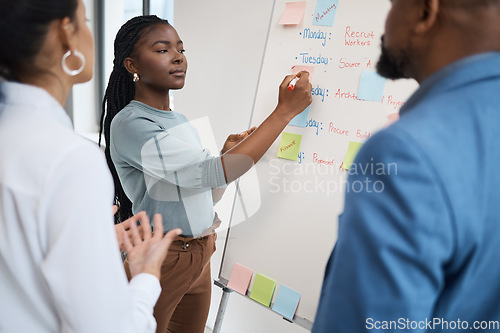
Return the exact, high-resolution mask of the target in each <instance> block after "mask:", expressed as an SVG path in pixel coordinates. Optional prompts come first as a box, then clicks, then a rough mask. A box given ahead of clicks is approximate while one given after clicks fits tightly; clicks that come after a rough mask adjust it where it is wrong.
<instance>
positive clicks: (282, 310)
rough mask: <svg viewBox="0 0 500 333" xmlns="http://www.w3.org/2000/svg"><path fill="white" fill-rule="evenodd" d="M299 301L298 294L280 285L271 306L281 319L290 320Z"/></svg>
mask: <svg viewBox="0 0 500 333" xmlns="http://www.w3.org/2000/svg"><path fill="white" fill-rule="evenodd" d="M299 301H300V293H298V292H297V291H295V290H293V289H290V288H288V287H287V286H284V285H281V286H280V289H279V290H278V295H276V300H275V301H274V304H273V311H274V312H277V313H279V314H280V315H282V316H283V317H285V318H287V319H289V320H292V319H293V316H294V315H295V311H296V310H297V306H298V305H299Z"/></svg>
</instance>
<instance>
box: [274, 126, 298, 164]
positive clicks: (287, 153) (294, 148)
mask: <svg viewBox="0 0 500 333" xmlns="http://www.w3.org/2000/svg"><path fill="white" fill-rule="evenodd" d="M301 142H302V135H300V134H293V133H287V132H283V134H281V141H280V146H279V148H278V157H279V158H284V159H287V160H291V161H296V160H297V159H298V158H299V151H300V143H301Z"/></svg>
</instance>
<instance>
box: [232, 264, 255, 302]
mask: <svg viewBox="0 0 500 333" xmlns="http://www.w3.org/2000/svg"><path fill="white" fill-rule="evenodd" d="M252 275H253V271H252V270H251V269H250V268H248V267H245V266H243V265H241V264H238V263H235V264H234V266H233V270H232V271H231V276H230V277H229V282H228V284H227V287H228V288H230V289H233V290H234V291H237V292H239V293H240V294H242V295H245V294H246V293H247V290H248V286H249V285H250V281H251V280H252Z"/></svg>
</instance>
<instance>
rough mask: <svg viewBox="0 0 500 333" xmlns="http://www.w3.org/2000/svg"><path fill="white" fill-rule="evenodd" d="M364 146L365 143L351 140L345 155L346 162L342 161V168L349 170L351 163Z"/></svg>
mask: <svg viewBox="0 0 500 333" xmlns="http://www.w3.org/2000/svg"><path fill="white" fill-rule="evenodd" d="M362 146H363V144H362V143H359V142H354V141H350V142H349V146H348V147H347V154H346V155H345V158H344V163H342V169H344V170H349V169H350V168H351V165H352V163H353V162H354V159H355V158H356V155H357V154H358V151H359V150H360V149H361V147H362Z"/></svg>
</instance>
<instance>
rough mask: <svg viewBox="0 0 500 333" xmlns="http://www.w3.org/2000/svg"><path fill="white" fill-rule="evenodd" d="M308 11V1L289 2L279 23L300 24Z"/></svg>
mask: <svg viewBox="0 0 500 333" xmlns="http://www.w3.org/2000/svg"><path fill="white" fill-rule="evenodd" d="M305 11H306V2H305V1H299V2H287V3H286V4H285V11H284V12H283V15H282V16H281V19H280V22H279V24H294V25H295V24H299V23H300V21H302V18H303V17H304V12H305Z"/></svg>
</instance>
